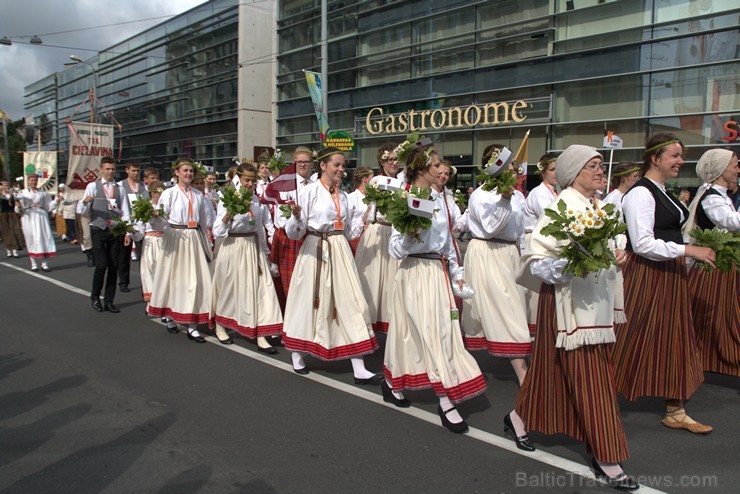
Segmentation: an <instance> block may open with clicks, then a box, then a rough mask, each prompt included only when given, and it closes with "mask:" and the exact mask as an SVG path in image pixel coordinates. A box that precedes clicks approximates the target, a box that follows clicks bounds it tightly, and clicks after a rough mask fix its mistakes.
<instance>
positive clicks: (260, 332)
mask: <svg viewBox="0 0 740 494" xmlns="http://www.w3.org/2000/svg"><path fill="white" fill-rule="evenodd" d="M216 324H220V325H221V326H223V327H225V328H227V329H233V330H234V331H236V332H237V333H239V334H240V335H242V336H246V337H247V338H249V339H252V340H253V339H255V338H259V337H263V336H280V335H281V334H283V323H281V322H280V323H275V324H265V325H263V326H257V327H256V328H255V327H251V326H242V325H241V324H239V323H238V322H236V319H231V318H228V317H223V316H219V315H218V314H217V315H216V316H214V317H213V318H211V320H210V322H209V326H210V327H211V328H213V327H214V326H215V325H216Z"/></svg>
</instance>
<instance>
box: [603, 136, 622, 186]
mask: <svg viewBox="0 0 740 494" xmlns="http://www.w3.org/2000/svg"><path fill="white" fill-rule="evenodd" d="M604 147H605V148H607V149H609V172H608V173H607V176H606V192H605V194H608V193H609V189H610V188H611V184H612V162H613V161H614V150H615V149H622V138H621V137H619V136H618V135H616V134H615V133H614V131H611V130H608V131H607V132H606V135H605V136H604Z"/></svg>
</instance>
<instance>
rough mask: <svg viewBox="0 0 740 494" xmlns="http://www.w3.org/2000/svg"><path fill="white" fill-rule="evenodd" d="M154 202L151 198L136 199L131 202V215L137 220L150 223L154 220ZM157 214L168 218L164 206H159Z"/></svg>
mask: <svg viewBox="0 0 740 494" xmlns="http://www.w3.org/2000/svg"><path fill="white" fill-rule="evenodd" d="M154 211H155V209H154V204H152V201H151V200H150V199H145V198H143V197H140V198H139V199H137V200H136V201H134V202H133V203H132V204H131V217H132V218H133V219H134V220H135V221H141V222H142V223H149V222H150V221H152V216H154ZM156 211H157V214H158V215H159V216H160V217H161V218H166V217H167V215H166V214H165V212H164V208H163V207H162V206H159V208H158V209H157V210H156Z"/></svg>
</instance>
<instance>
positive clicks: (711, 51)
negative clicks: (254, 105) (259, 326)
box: [276, 0, 740, 186]
mask: <svg viewBox="0 0 740 494" xmlns="http://www.w3.org/2000/svg"><path fill="white" fill-rule="evenodd" d="M320 10H321V8H320V0H280V1H279V3H278V11H277V17H278V26H277V29H278V31H277V36H278V40H277V41H278V64H277V115H276V118H277V135H276V139H277V145H278V146H279V147H281V148H285V149H291V148H294V147H295V146H298V145H301V144H306V145H312V146H318V144H319V143H318V126H317V123H316V118H315V115H314V108H313V105H312V103H311V100H310V98H309V95H308V90H307V86H306V82H305V79H304V76H303V73H302V70H303V69H308V70H314V71H319V65H320V14H321V12H320ZM327 15H328V40H329V43H328V53H329V56H328V81H326V82H327V87H328V108H329V125H330V127H331V128H332V129H333V130H345V131H349V132H352V133H354V135H355V136H356V139H357V154H356V157H357V164H366V165H367V164H369V165H373V166H374V165H375V163H376V162H375V151H376V149H377V148H378V147H379V146H380V145H383V144H386V143H389V142H390V143H394V144H396V143H398V142H400V141H402V140H403V138H404V136H405V134H406V133H408V132H409V131H410V130H411V129H412V127H411V125H412V124H413V126H414V127H415V128H416V129H417V130H419V131H420V132H421V133H424V134H426V135H427V136H429V137H431V138H432V139H433V140H434V141H435V143H436V145H437V149H438V150H439V151H440V153H441V154H443V155H444V156H445V157H447V158H448V159H450V160H451V161H452V162H453V163H454V164H456V165H458V166H460V167H462V169H461V173H460V175H459V182H458V183H464V184H465V183H472V182H473V180H474V176H473V175H472V171H473V168H471V167H472V166H474V165H477V164H478V163H479V160H480V155H481V154H482V151H483V148H484V147H485V146H486V145H488V144H491V143H494V142H496V143H501V144H504V145H507V146H509V147H510V148H512V149H514V150H515V149H516V148H517V147H518V145H519V143H520V141H521V139H522V137H523V136H524V133H525V132H526V131H527V130H530V131H531V134H530V140H529V155H528V158H529V160H528V161H529V163H530V164H531V163H535V162H536V161H537V159H538V158H539V156H540V155H542V154H544V153H545V152H550V151H555V152H557V151H561V150H563V149H565V148H566V147H567V146H569V145H570V144H575V143H578V144H588V145H592V146H594V147H597V148H600V147H602V142H603V137H604V135H605V132H606V131H613V132H614V133H615V134H617V135H618V136H620V137H621V138H622V139H623V141H624V148H623V149H622V150H618V151H615V156H614V160H615V162H617V161H638V162H639V161H641V157H642V149H643V145H644V142H645V140H646V138H647V137H648V136H649V135H651V134H653V133H656V132H662V131H669V132H673V133H675V134H677V135H678V136H679V137H680V138H681V139H682V140H683V141H684V143H685V144H686V146H687V153H686V161H687V163H688V166H684V167H683V169H682V170H681V174H680V176H679V178H678V180H677V184H676V185H681V186H696V185H698V184H699V179H698V178H697V177H696V174H695V172H694V166H692V165H693V164H695V162H696V160H697V159H698V158H699V156H701V154H702V153H703V152H704V151H706V150H707V149H708V148H711V147H715V146H724V147H727V146H730V147H733V149H737V148H736V147H734V146H737V142H736V140H735V139H736V136H737V132H736V131H735V132H734V137H733V129H736V128H737V124H736V123H735V122H737V121H738V120H739V119H738V118H737V117H738V116H739V115H738V113H740V96H739V94H738V91H739V85H738V83H739V82H740V78H739V77H738V73H740V63H739V58H738V57H739V53H738V42H739V41H740V36H739V33H738V25H739V24H740V23H739V22H738V21H739V20H740V4H738V3H737V1H734V0H619V1H616V0H567V1H566V0H496V1H480V0H423V1H422V0H409V1H394V0H329V1H328V9H327ZM486 105H488V106H486ZM517 105H518V106H517ZM515 107H516V108H517V109H516V110H515ZM412 111H413V114H410V112H412ZM389 115H390V116H389ZM514 117H516V118H514ZM404 120H405V121H406V125H405V126H404V125H403V124H402V123H403V121H404Z"/></svg>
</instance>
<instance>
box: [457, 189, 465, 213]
mask: <svg viewBox="0 0 740 494" xmlns="http://www.w3.org/2000/svg"><path fill="white" fill-rule="evenodd" d="M453 198H454V199H455V204H457V207H459V208H460V212H461V213H464V212H465V210H466V209H468V201H467V199H465V196H464V195H463V193H462V192H461V191H460V189H455V195H454V196H453Z"/></svg>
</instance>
